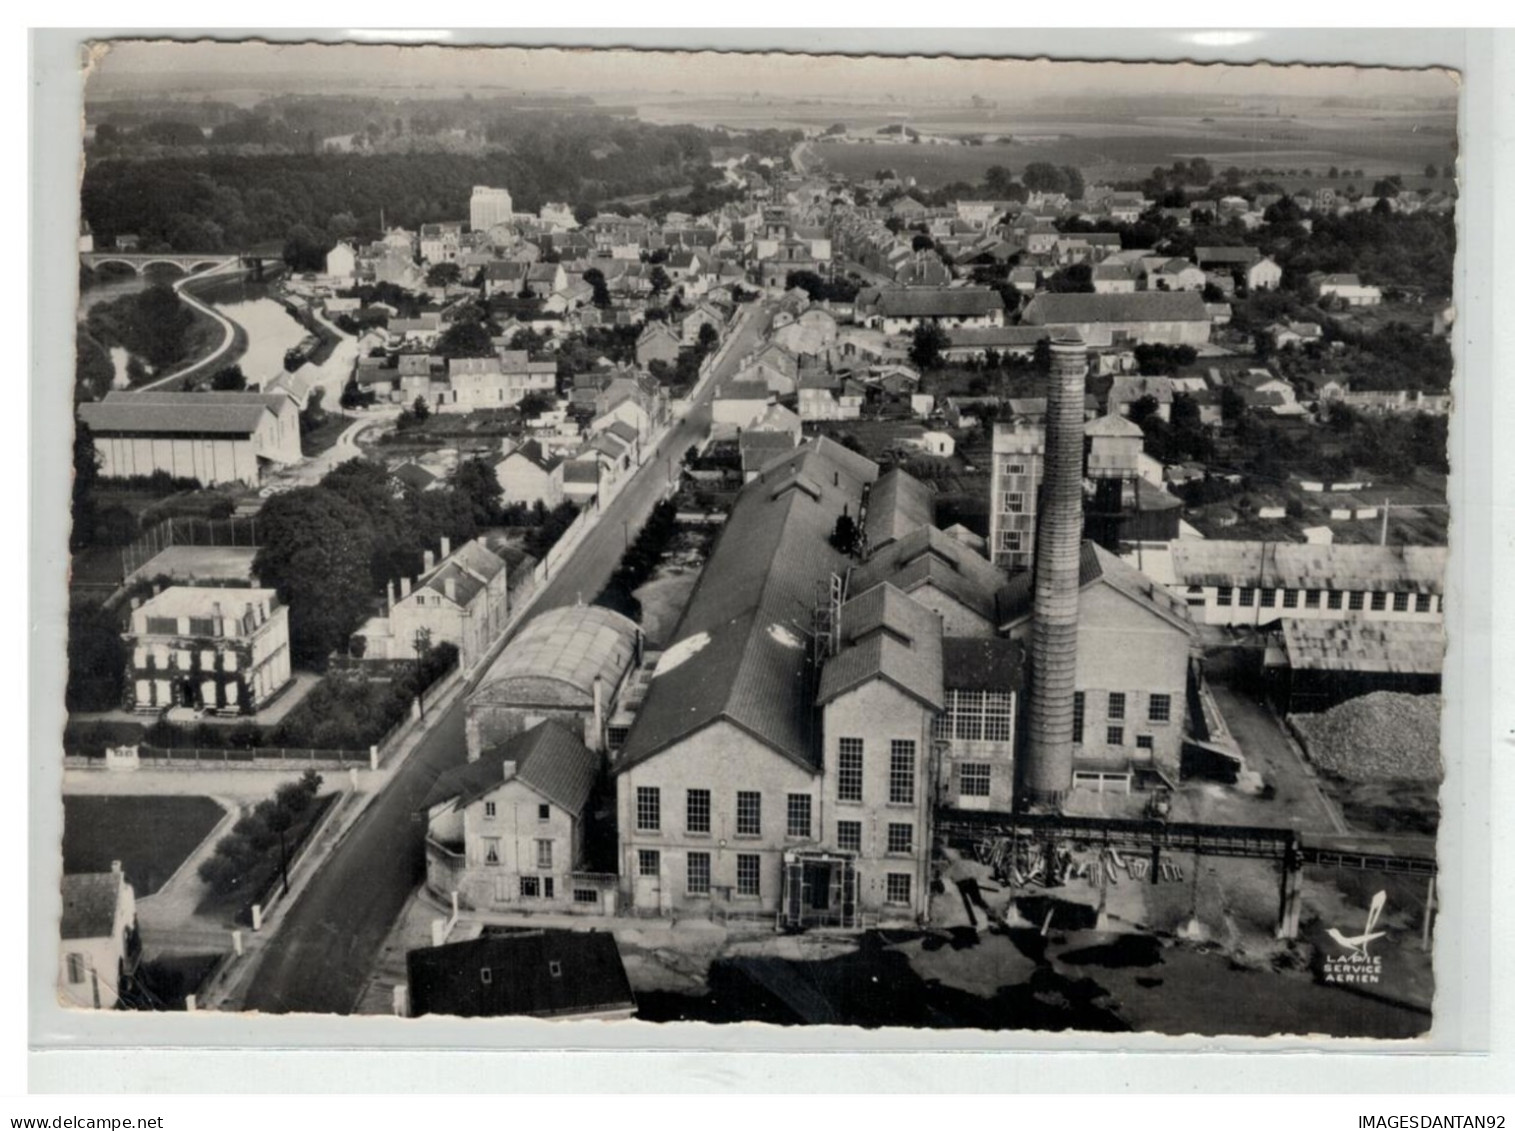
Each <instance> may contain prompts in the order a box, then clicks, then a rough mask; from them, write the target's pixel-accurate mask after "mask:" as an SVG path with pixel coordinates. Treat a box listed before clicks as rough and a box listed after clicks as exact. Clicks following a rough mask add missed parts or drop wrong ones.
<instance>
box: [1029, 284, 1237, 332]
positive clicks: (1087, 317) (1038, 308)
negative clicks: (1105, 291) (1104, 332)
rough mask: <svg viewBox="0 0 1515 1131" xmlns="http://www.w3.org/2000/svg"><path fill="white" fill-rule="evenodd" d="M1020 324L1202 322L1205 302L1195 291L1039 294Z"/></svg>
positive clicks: (1206, 321)
mask: <svg viewBox="0 0 1515 1131" xmlns="http://www.w3.org/2000/svg"><path fill="white" fill-rule="evenodd" d="M1021 321H1022V323H1023V324H1030V325H1033V326H1052V325H1061V324H1065V323H1084V322H1205V323H1208V322H1209V321H1210V316H1209V314H1207V313H1206V312H1205V301H1204V299H1203V298H1201V297H1200V295H1199V293H1198V292H1197V291H1138V292H1136V293H1135V294H1124V295H1123V294H1113V295H1091V294H1040V295H1037V296H1036V297H1035V298H1033V299H1032V300H1031V302H1030V304H1029V305H1027V307H1026V311H1025V313H1024V314H1023V315H1022V317H1021Z"/></svg>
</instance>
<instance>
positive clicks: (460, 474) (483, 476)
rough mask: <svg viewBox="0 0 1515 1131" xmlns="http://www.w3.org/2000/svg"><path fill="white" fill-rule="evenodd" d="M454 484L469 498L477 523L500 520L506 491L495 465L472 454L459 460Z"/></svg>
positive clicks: (453, 479) (485, 523) (486, 523)
mask: <svg viewBox="0 0 1515 1131" xmlns="http://www.w3.org/2000/svg"><path fill="white" fill-rule="evenodd" d="M452 486H453V490H455V491H458V492H460V493H461V494H462V495H463V497H464V498H466V499H467V500H468V504H469V506H470V508H471V509H472V513H473V520H474V523H475V524H476V525H478V526H493V525H494V524H495V523H496V522H498V521H499V517H500V510H501V504H502V503H503V501H504V498H505V491H504V489H503V488H502V487H501V486H500V480H499V478H498V477H497V476H496V475H495V473H494V467H493V466H492V465H491V464H490V463H488V462H487V461H486V460H484V459H483V458H481V457H479V456H471V457H469V458H468V459H465V460H461V461H459V463H458V469H457V470H456V471H454V472H453V474H452Z"/></svg>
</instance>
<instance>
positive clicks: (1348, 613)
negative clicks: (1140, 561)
mask: <svg viewBox="0 0 1515 1131" xmlns="http://www.w3.org/2000/svg"><path fill="white" fill-rule="evenodd" d="M1171 588H1172V592H1173V594H1174V596H1176V597H1178V598H1179V599H1180V600H1183V601H1187V602H1189V615H1190V616H1191V617H1193V618H1194V620H1195V622H1196V623H1198V624H1239V625H1257V624H1268V623H1269V622H1271V621H1275V620H1283V619H1285V618H1287V619H1289V620H1347V619H1349V618H1350V619H1356V620H1371V621H1418V622H1420V623H1440V621H1441V619H1442V600H1443V598H1442V596H1441V594H1439V593H1430V594H1426V596H1427V597H1428V598H1429V599H1430V608H1429V609H1427V610H1426V611H1425V612H1417V611H1416V605H1415V602H1416V596H1417V595H1416V594H1413V593H1412V594H1410V595H1409V598H1408V599H1409V608H1408V609H1407V610H1406V611H1405V612H1395V611H1394V595H1393V594H1392V593H1390V594H1388V595H1387V596H1386V597H1385V598H1384V607H1383V608H1382V609H1379V610H1374V608H1373V600H1372V595H1371V592H1369V591H1366V590H1358V591H1357V592H1360V593H1364V594H1365V595H1364V597H1363V600H1362V605H1363V607H1362V608H1361V609H1352V608H1350V607H1349V606H1350V605H1351V599H1350V597H1349V596H1348V593H1347V592H1346V591H1341V590H1331V589H1319V590H1316V592H1318V593H1320V604H1319V606H1318V607H1317V608H1313V609H1312V608H1309V607H1308V606H1307V605H1306V604H1305V601H1306V599H1307V598H1306V597H1305V593H1306V592H1308V591H1306V590H1297V589H1296V590H1285V589H1278V590H1275V591H1274V593H1273V603H1272V604H1271V605H1263V603H1262V598H1263V594H1262V592H1261V591H1260V590H1254V592H1253V593H1252V604H1251V605H1250V606H1247V605H1243V604H1242V603H1241V601H1242V591H1241V587H1240V586H1236V587H1233V588H1232V590H1231V603H1230V604H1229V605H1222V604H1220V591H1219V589H1218V588H1217V587H1216V586H1213V585H1206V586H1196V587H1195V588H1196V589H1199V590H1200V592H1198V593H1196V592H1194V591H1193V590H1191V589H1190V588H1188V587H1186V586H1184V585H1183V584H1181V583H1180V584H1176V585H1174V586H1172V587H1171ZM1289 592H1293V593H1296V594H1298V596H1297V597H1296V599H1295V600H1296V603H1295V607H1294V608H1292V609H1291V608H1287V607H1285V605H1284V602H1285V601H1286V600H1287V599H1288V598H1287V596H1286V594H1287V593H1289ZM1333 592H1339V593H1341V607H1340V608H1337V609H1333V608H1331V607H1330V597H1329V594H1330V593H1333Z"/></svg>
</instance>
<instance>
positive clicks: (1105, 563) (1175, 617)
mask: <svg viewBox="0 0 1515 1131" xmlns="http://www.w3.org/2000/svg"><path fill="white" fill-rule="evenodd" d="M1178 545H1179V543H1177V542H1175V543H1173V546H1174V547H1175V548H1176V547H1177V546H1178ZM1101 583H1102V584H1105V585H1108V586H1109V587H1110V588H1111V589H1114V590H1115V591H1116V592H1117V593H1120V594H1121V595H1122V596H1125V597H1128V598H1130V599H1131V600H1132V601H1135V602H1136V603H1137V604H1138V605H1142V606H1143V607H1145V608H1147V609H1148V610H1150V611H1151V612H1153V613H1156V614H1157V615H1158V616H1160V617H1162V618H1163V619H1164V620H1166V621H1168V622H1169V623H1170V624H1172V625H1174V626H1175V627H1176V628H1180V629H1182V630H1183V631H1184V632H1187V633H1191V634H1192V633H1193V632H1194V622H1193V621H1192V620H1190V618H1189V610H1188V607H1187V606H1186V605H1185V604H1184V602H1182V601H1180V600H1178V599H1177V598H1176V597H1174V596H1173V595H1172V594H1171V593H1169V592H1168V591H1167V590H1166V589H1164V588H1163V587H1162V586H1161V585H1158V584H1157V583H1156V582H1155V581H1153V580H1152V579H1151V578H1150V577H1148V576H1147V575H1146V574H1144V573H1142V572H1141V571H1140V570H1138V569H1136V568H1135V567H1134V566H1130V565H1127V564H1126V563H1125V562H1123V561H1121V559H1120V558H1118V557H1116V556H1115V555H1114V554H1112V553H1110V551H1109V550H1106V549H1105V548H1104V547H1102V546H1100V545H1097V544H1096V543H1094V542H1085V543H1084V544H1083V548H1082V550H1081V551H1080V553H1079V559H1078V587H1079V589H1080V590H1084V589H1088V588H1089V587H1090V586H1091V585H1098V584H1101ZM1034 595H1035V582H1034V575H1033V573H1032V572H1031V571H1029V570H1027V571H1025V572H1023V573H1018V574H1016V575H1015V576H1014V577H1012V578H1011V579H1010V584H1009V585H1008V586H1006V587H1005V590H1004V592H1003V593H1002V594H1001V597H1000V623H1001V627H1002V628H1003V627H1005V626H1007V625H1011V624H1014V623H1015V622H1017V621H1020V620H1023V619H1024V618H1026V617H1029V616H1030V615H1031V610H1032V601H1033V597H1034Z"/></svg>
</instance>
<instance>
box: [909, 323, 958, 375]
mask: <svg viewBox="0 0 1515 1131" xmlns="http://www.w3.org/2000/svg"><path fill="white" fill-rule="evenodd" d="M951 344H952V339H951V338H949V337H948V336H947V331H945V330H943V329H942V328H941V327H940V326H938V325H937V324H936V323H935V322H922V323H921V324H920V325H918V326H917V327H916V328H915V333H914V335H913V336H912V339H911V343H910V360H911V362H912V363H913V364H914V365H915V366H916V367H917V368H920V369H934V368H935V367H936V365H937V363H938V362H940V360H941V354H942V350H944V349H946V348H947V347H948V346H949V345H951Z"/></svg>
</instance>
